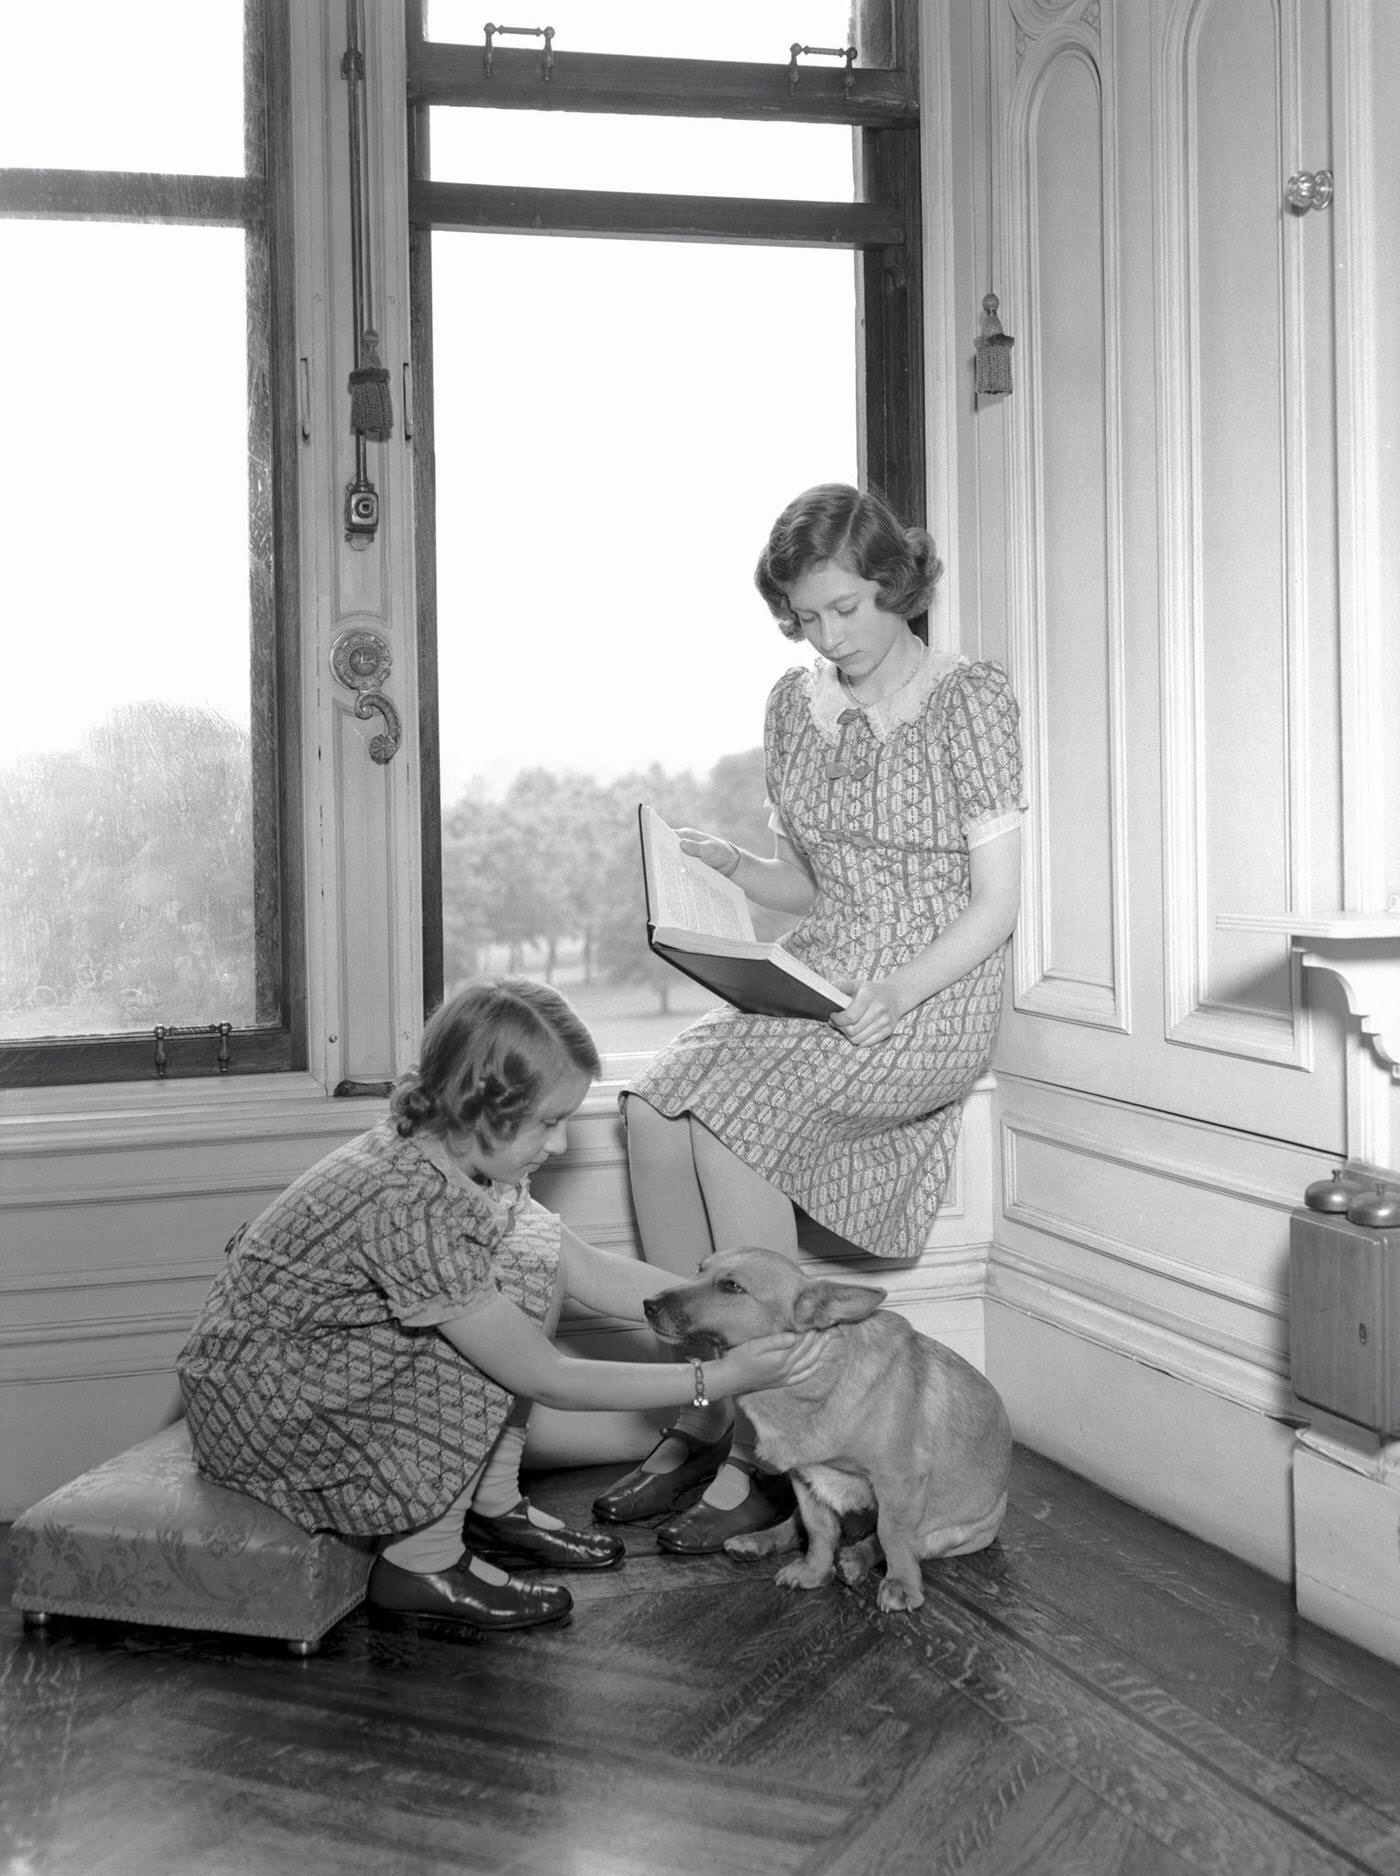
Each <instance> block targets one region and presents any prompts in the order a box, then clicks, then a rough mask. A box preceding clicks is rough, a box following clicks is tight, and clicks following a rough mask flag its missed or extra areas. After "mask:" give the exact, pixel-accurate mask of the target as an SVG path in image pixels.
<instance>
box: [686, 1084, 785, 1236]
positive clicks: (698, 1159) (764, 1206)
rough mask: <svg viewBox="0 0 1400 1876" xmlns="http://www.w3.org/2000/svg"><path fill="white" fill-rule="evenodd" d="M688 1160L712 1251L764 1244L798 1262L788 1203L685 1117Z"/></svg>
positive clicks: (774, 1188)
mask: <svg viewBox="0 0 1400 1876" xmlns="http://www.w3.org/2000/svg"><path fill="white" fill-rule="evenodd" d="M690 1134H691V1142H692V1157H693V1159H694V1163H695V1171H696V1177H697V1180H698V1182H699V1186H700V1190H701V1192H702V1194H703V1195H704V1201H705V1215H706V1218H707V1219H708V1221H709V1236H710V1242H711V1244H712V1245H713V1247H714V1249H715V1250H717V1251H722V1250H727V1249H728V1248H729V1246H730V1245H734V1244H766V1245H767V1246H768V1248H769V1249H770V1250H773V1251H781V1252H782V1254H783V1256H784V1257H790V1258H791V1259H792V1260H793V1262H794V1263H796V1261H797V1214H796V1213H795V1212H794V1211H793V1209H792V1200H791V1199H790V1198H788V1197H786V1196H785V1194H783V1193H782V1192H780V1191H779V1190H778V1188H777V1187H776V1186H774V1185H770V1184H769V1183H768V1181H767V1180H766V1179H765V1178H764V1177H763V1176H762V1174H761V1173H756V1172H755V1171H754V1169H753V1168H752V1166H746V1165H745V1164H744V1162H743V1160H741V1159H740V1158H739V1156H738V1154H737V1153H731V1152H730V1150H729V1148H728V1147H727V1146H726V1145H725V1144H724V1142H723V1140H721V1139H720V1138H719V1137H718V1136H717V1135H716V1134H713V1133H711V1132H710V1130H709V1128H708V1127H703V1126H701V1124H700V1122H699V1121H698V1120H696V1119H694V1117H693V1116H692V1117H691V1118H690Z"/></svg>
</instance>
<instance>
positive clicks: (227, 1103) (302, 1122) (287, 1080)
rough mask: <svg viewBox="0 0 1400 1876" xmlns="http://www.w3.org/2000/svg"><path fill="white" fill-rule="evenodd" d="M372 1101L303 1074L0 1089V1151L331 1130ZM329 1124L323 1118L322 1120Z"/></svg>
mask: <svg viewBox="0 0 1400 1876" xmlns="http://www.w3.org/2000/svg"><path fill="white" fill-rule="evenodd" d="M379 1105H380V1104H379V1103H377V1102H373V1101H363V1102H361V1101H344V1100H341V1101H337V1100H334V1099H333V1098H332V1097H331V1096H330V1095H329V1094H328V1093H327V1092H326V1089H325V1087H324V1086H323V1085H322V1083H321V1082H319V1081H317V1080H316V1079H315V1078H314V1077H313V1076H311V1075H306V1074H293V1075H235V1076H230V1077H229V1078H228V1079H223V1078H215V1077H213V1076H209V1077H203V1076H201V1077H198V1078H189V1079H181V1078H179V1077H175V1078H172V1079H170V1080H166V1081H158V1080H156V1079H154V1078H152V1079H151V1080H149V1081H116V1082H89V1083H81V1084H75V1085H73V1086H70V1087H52V1088H6V1089H4V1090H3V1091H0V1156H4V1155H5V1154H8V1153H15V1152H35V1151H38V1152H45V1151H49V1152H62V1151H65V1150H68V1149H70V1148H76V1147H78V1146H84V1145H85V1146H89V1147H99V1148H111V1147H118V1146H125V1145H131V1146H136V1145H140V1144H143V1143H147V1144H148V1143H150V1142H152V1141H156V1140H159V1141H161V1142H162V1143H165V1144H168V1145H171V1146H175V1145H179V1144H181V1143H182V1142H190V1143H193V1142H207V1141H210V1140H219V1139H230V1140H238V1139H257V1138H260V1137H262V1136H263V1135H266V1134H269V1133H273V1132H276V1133H284V1132H286V1131H288V1130H289V1129H308V1130H310V1131H313V1132H314V1131H317V1130H319V1129H324V1130H325V1131H327V1132H333V1131H336V1130H337V1129H338V1128H339V1127H340V1126H342V1125H343V1124H345V1123H347V1122H351V1123H353V1115H354V1113H355V1112H356V1111H357V1110H358V1111H361V1112H363V1111H366V1110H368V1109H369V1108H375V1109H376V1111H377V1109H378V1107H379ZM328 1122H329V1123H330V1124H329V1125H327V1123H328Z"/></svg>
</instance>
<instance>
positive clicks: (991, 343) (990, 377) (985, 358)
mask: <svg viewBox="0 0 1400 1876" xmlns="http://www.w3.org/2000/svg"><path fill="white" fill-rule="evenodd" d="M1000 304H1001V302H1000V300H998V298H997V296H996V294H995V293H988V294H987V295H986V297H985V298H984V299H983V301H982V330H981V332H980V333H979V334H978V338H977V395H978V396H979V397H1005V396H1006V395H1007V394H1008V392H1009V391H1010V389H1011V348H1012V346H1013V345H1014V344H1015V343H1016V341H1015V340H1014V339H1013V338H1009V337H1008V336H1007V334H1006V333H1004V332H1003V331H1002V329H1001V321H1000V320H999V319H998V318H997V308H998V306H1000Z"/></svg>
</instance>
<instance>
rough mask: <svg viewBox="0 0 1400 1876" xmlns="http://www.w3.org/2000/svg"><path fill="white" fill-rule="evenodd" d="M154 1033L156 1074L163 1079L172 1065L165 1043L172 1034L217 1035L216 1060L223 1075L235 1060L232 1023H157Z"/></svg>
mask: <svg viewBox="0 0 1400 1876" xmlns="http://www.w3.org/2000/svg"><path fill="white" fill-rule="evenodd" d="M154 1034H155V1039H156V1052H155V1066H156V1075H157V1076H158V1077H159V1079H160V1080H161V1081H164V1079H165V1071H166V1069H167V1068H168V1067H169V1065H170V1057H169V1055H168V1054H167V1052H166V1047H165V1044H166V1041H167V1040H168V1038H169V1037H171V1036H217V1037H218V1038H219V1052H218V1054H217V1055H216V1056H215V1057H214V1060H215V1061H216V1062H217V1063H218V1066H219V1073H220V1074H221V1075H226V1074H227V1073H228V1067H229V1063H230V1062H231V1061H232V1060H233V1050H232V1049H231V1048H230V1047H229V1037H230V1036H231V1035H232V1034H233V1024H232V1023H191V1024H188V1025H180V1024H170V1023H157V1024H156V1026H155V1031H154Z"/></svg>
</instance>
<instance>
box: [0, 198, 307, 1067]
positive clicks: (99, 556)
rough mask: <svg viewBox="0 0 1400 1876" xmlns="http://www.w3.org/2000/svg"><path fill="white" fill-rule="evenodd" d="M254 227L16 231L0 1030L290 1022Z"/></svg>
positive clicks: (11, 233)
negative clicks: (273, 867) (265, 730)
mask: <svg viewBox="0 0 1400 1876" xmlns="http://www.w3.org/2000/svg"><path fill="white" fill-rule="evenodd" d="M245 267H246V261H245V251H244V235H243V233H242V231H241V230H239V229H226V228H185V227H164V226H144V225H119V224H110V223H89V222H61V223H54V222H24V221H15V222H0V273H3V274H4V276H5V277H6V278H8V279H11V280H23V281H25V282H26V283H27V285H26V291H25V292H24V293H23V294H12V295H9V296H6V297H5V298H4V299H3V300H0V356H4V357H6V358H9V359H12V360H14V359H22V360H24V370H23V371H18V370H16V371H13V372H12V373H11V374H10V379H9V386H8V391H7V396H8V399H9V408H10V413H11V417H12V420H13V421H12V425H11V429H12V435H13V436H14V437H17V438H22V439H23V449H22V452H21V450H19V449H12V450H10V451H9V452H7V458H6V461H7V471H8V474H7V477H6V480H7V484H8V487H7V489H6V492H5V497H4V512H5V515H6V519H7V522H8V530H7V535H8V538H7V548H6V571H5V581H6V606H7V610H8V613H9V626H10V630H9V632H8V634H7V654H8V657H7V669H6V676H7V688H8V691H9V694H10V696H11V697H12V699H14V700H15V701H16V705H17V707H16V708H14V709H13V710H12V711H10V712H9V714H8V719H7V722H6V728H5V737H4V743H3V755H2V756H0V874H3V876H4V878H5V880H6V891H5V894H4V899H3V906H2V907H0V1033H3V1034H4V1035H5V1036H6V1037H8V1038H11V1039H14V1038H18V1037H32V1036H66V1035H79V1034H93V1033H101V1032H118V1031H133V1030H140V1029H147V1030H148V1029H150V1028H151V1027H153V1025H154V1024H156V1023H166V1024H170V1025H179V1024H190V1023H207V1022H219V1021H228V1022H231V1023H234V1024H236V1025H240V1026H243V1025H247V1024H250V1023H252V1022H254V1021H255V1020H272V1019H275V1017H276V1015H277V1008H276V1002H275V999H276V995H277V986H276V985H271V986H269V989H268V990H267V991H266V992H265V993H264V994H266V995H270V996H271V997H272V998H273V999H274V1001H273V1007H272V1009H271V1010H269V1011H262V1012H260V1011H259V1010H258V1008H257V991H256V988H255V979H256V976H257V971H256V945H255V937H254V892H253V842H252V832H251V821H252V808H251V756H250V669H251V666H250V622H249V591H250V581H249V490H248V414H247V377H248V355H247V313H246V305H247V291H246V285H245Z"/></svg>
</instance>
